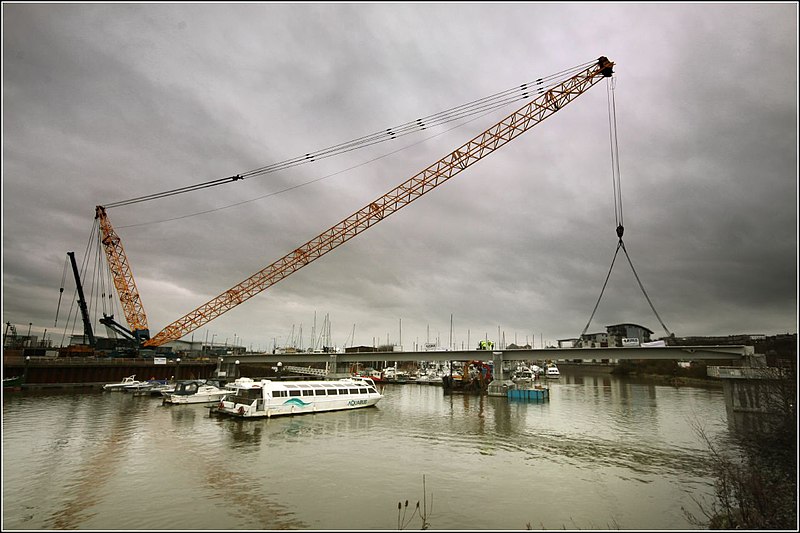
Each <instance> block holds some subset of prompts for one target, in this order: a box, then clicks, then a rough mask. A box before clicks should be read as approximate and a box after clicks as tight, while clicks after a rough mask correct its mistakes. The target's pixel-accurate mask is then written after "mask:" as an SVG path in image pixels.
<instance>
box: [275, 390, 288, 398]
mask: <svg viewBox="0 0 800 533" xmlns="http://www.w3.org/2000/svg"><path fill="white" fill-rule="evenodd" d="M287 396H289V391H287V390H274V391H272V397H273V398H286V397H287Z"/></svg>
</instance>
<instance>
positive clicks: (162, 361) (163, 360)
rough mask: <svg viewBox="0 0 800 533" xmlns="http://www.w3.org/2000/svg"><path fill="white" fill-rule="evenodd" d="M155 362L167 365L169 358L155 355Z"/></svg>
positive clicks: (155, 363)
mask: <svg viewBox="0 0 800 533" xmlns="http://www.w3.org/2000/svg"><path fill="white" fill-rule="evenodd" d="M153 364H154V365H166V364H167V358H166V357H153Z"/></svg>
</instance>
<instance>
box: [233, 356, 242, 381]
mask: <svg viewBox="0 0 800 533" xmlns="http://www.w3.org/2000/svg"><path fill="white" fill-rule="evenodd" d="M234 377H237V378H238V377H241V376H239V360H238V359H237V360H236V374H235V375H234Z"/></svg>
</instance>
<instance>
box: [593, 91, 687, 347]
mask: <svg viewBox="0 0 800 533" xmlns="http://www.w3.org/2000/svg"><path fill="white" fill-rule="evenodd" d="M614 89H616V79H615V78H611V79H608V80H606V92H607V94H608V136H609V140H610V144H611V180H612V189H613V193H614V219H615V223H616V233H617V239H619V240H618V241H617V248H616V250H615V251H614V257H613V259H611V266H610V267H609V269H608V274H606V279H605V281H604V282H603V288H602V289H601V290H600V296H598V298H597V302H595V304H594V309H592V314H591V315H590V316H589V321H588V322H586V326H585V327H584V328H583V331H581V334H580V337H579V339H583V336H584V335H585V334H586V331H588V329H589V325H590V324H591V323H592V319H593V318H594V314H595V312H597V307H598V306H599V305H600V300H601V299H602V298H603V293H604V292H605V290H606V285H608V280H609V278H610V277H611V271H612V270H613V269H614V262H615V261H616V260H617V254H619V251H620V249H622V251H623V252H625V257H626V258H627V259H628V264H629V265H630V266H631V271H632V272H633V275H634V277H635V278H636V282H637V283H638V284H639V288H640V289H641V290H642V294H643V295H644V297H645V299H646V300H647V303H648V304H649V305H650V309H652V310H653V314H655V315H656V318H657V319H658V322H659V323H660V324H661V327H662V328H664V331H665V332H666V333H667V336H668V337H671V336H672V333H670V331H669V330H668V329H667V326H666V325H665V324H664V321H663V320H661V317H660V316H659V314H658V311H656V308H655V306H653V302H652V301H651V300H650V297H649V296H648V295H647V291H646V290H645V289H644V285H643V284H642V281H641V279H639V274H637V272H636V269H635V268H634V266H633V261H631V256H630V255H629V254H628V249H627V248H626V247H625V242H624V241H623V240H622V235H623V234H624V233H625V225H624V219H623V215H622V182H621V178H620V170H619V143H618V137H617V105H616V99H615V97H614Z"/></svg>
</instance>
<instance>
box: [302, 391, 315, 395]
mask: <svg viewBox="0 0 800 533" xmlns="http://www.w3.org/2000/svg"><path fill="white" fill-rule="evenodd" d="M302 393H303V396H314V391H313V390H303V391H302Z"/></svg>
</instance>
